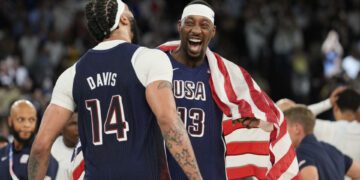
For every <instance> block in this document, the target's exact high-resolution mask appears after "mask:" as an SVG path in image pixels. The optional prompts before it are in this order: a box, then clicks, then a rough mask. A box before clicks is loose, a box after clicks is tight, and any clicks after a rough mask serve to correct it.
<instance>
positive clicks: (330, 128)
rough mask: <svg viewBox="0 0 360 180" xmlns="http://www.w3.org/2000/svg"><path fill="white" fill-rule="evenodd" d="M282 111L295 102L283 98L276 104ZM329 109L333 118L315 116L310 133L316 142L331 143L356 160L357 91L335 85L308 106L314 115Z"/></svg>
mask: <svg viewBox="0 0 360 180" xmlns="http://www.w3.org/2000/svg"><path fill="white" fill-rule="evenodd" d="M277 104H278V105H279V107H280V108H281V109H282V110H287V109H290V108H291V107H294V106H296V103H295V102H293V101H291V100H288V99H283V100H280V101H278V103H277ZM331 107H332V108H333V114H334V117H335V121H330V120H322V119H316V125H315V128H314V135H315V136H316V138H318V139H319V140H320V141H324V142H326V143H329V144H331V145H333V146H335V147H336V148H337V149H339V150H340V151H341V152H343V153H344V154H346V155H348V156H350V157H351V158H352V159H354V160H356V161H358V162H360V154H359V152H360V132H359V129H360V120H359V119H358V115H357V110H359V108H360V94H359V93H358V92H356V91H355V90H353V89H351V88H346V87H338V88H336V89H335V90H334V91H333V92H332V93H331V95H330V97H329V99H327V100H324V101H322V102H320V103H317V104H314V105H310V106H308V108H309V110H310V111H312V113H313V114H314V115H315V116H316V115H317V114H319V113H321V112H324V111H327V110H329V109H331Z"/></svg>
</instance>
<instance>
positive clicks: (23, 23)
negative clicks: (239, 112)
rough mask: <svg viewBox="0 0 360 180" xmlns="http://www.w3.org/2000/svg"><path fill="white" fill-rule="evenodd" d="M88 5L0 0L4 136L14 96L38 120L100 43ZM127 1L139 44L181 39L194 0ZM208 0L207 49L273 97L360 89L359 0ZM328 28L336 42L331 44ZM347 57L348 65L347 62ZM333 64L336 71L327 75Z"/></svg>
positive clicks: (308, 97)
mask: <svg viewBox="0 0 360 180" xmlns="http://www.w3.org/2000/svg"><path fill="white" fill-rule="evenodd" d="M86 2H87V0H12V1H8V0H0V135H7V133H8V132H7V126H6V121H5V120H6V117H7V115H8V112H9V105H10V104H11V103H12V102H13V101H14V100H16V99H19V98H26V99H29V100H31V101H32V102H33V103H34V104H35V106H36V108H37V110H38V116H39V117H41V115H42V112H43V111H44V108H45V107H46V105H47V104H48V102H49V100H50V97H51V92H52V88H53V86H54V82H55V81H56V79H57V77H58V76H59V74H60V73H61V72H62V71H63V70H64V69H66V68H67V67H69V66H71V65H72V64H74V62H76V61H77V59H78V58H79V57H80V56H81V55H82V54H83V53H84V52H85V51H86V50H87V49H89V48H92V47H93V46H94V45H95V44H96V42H95V41H94V39H93V38H92V37H91V36H90V34H89V33H88V31H87V28H86V21H85V17H84V6H85V4H86ZM125 2H127V3H128V4H129V6H130V8H131V9H132V11H133V12H134V15H135V16H136V19H137V24H138V26H139V30H140V35H141V36H140V37H141V38H140V44H141V45H145V46H148V47H157V46H158V45H160V44H162V43H164V42H166V41H168V40H175V39H177V38H178V37H177V27H176V23H177V21H178V19H179V18H180V15H181V10H182V9H183V7H184V6H185V5H186V4H187V3H188V2H189V0H184V1H178V0H177V1H171V0H128V1H125ZM208 2H209V3H210V4H212V6H213V7H214V9H215V13H216V17H215V25H216V27H217V28H216V30H217V35H216V37H215V39H214V40H213V41H212V42H211V46H210V48H211V49H213V50H215V51H217V52H219V53H220V54H221V55H223V56H224V57H226V58H228V59H229V60H231V61H233V62H235V63H236V64H239V65H241V66H243V67H244V68H245V69H247V70H248V71H249V72H250V74H252V76H253V77H254V78H255V80H256V81H257V82H258V83H259V85H260V86H261V87H262V88H263V89H264V90H265V91H266V92H268V93H269V95H270V97H271V98H272V99H273V100H274V101H276V100H278V99H280V98H284V97H286V98H290V99H294V100H295V101H297V102H299V103H306V104H310V103H313V102H318V101H320V100H322V99H324V98H325V97H328V96H329V93H330V92H331V91H332V89H333V88H334V87H335V86H337V85H340V84H351V85H353V86H355V89H357V90H359V89H360V88H359V85H358V84H359V81H360V76H359V71H360V70H359V67H360V23H359V22H360V0H317V1H312V0H293V1H289V0H208ZM329 32H334V34H335V37H336V38H337V39H336V40H337V41H335V40H334V42H335V43H333V44H332V45H330V48H328V49H326V48H325V47H326V46H327V45H326V44H327V43H326V42H327V41H330V40H328V38H331V37H332V35H331V33H329ZM330 44H331V43H330ZM334 44H335V45H334ZM346 58H348V59H349V58H350V59H351V60H352V61H350V62H351V64H350V66H349V65H348V66H345V65H344V66H343V61H344V59H346ZM328 66H337V67H338V71H335V72H333V73H328V72H327V69H328ZM343 67H345V68H343ZM347 67H350V69H349V68H347Z"/></svg>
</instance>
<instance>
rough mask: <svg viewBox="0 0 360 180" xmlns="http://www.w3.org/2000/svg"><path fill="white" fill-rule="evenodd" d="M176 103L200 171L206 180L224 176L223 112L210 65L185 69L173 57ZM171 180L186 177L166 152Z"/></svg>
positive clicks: (219, 179) (223, 177) (216, 179)
mask: <svg viewBox="0 0 360 180" xmlns="http://www.w3.org/2000/svg"><path fill="white" fill-rule="evenodd" d="M168 56H169V57H170V59H171V63H172V65H173V70H174V74H173V91H174V96H175V100H176V106H177V110H178V113H179V114H180V116H181V119H182V120H183V121H184V123H185V126H186V130H187V132H188V134H189V137H190V140H191V144H192V146H193V149H194V152H195V155H196V159H197V162H198V165H199V168H200V172H201V174H202V176H203V178H204V179H206V180H211V179H214V180H221V179H226V175H225V160H224V153H225V152H224V144H223V139H222V126H221V121H222V112H221V110H220V109H219V108H218V106H217V105H216V103H215V102H214V100H213V98H212V95H211V90H210V85H209V77H210V73H209V64H208V63H207V61H205V62H204V63H203V64H202V65H200V66H198V67H196V68H188V67H186V66H185V65H183V64H181V63H179V62H177V61H176V60H175V59H173V58H172V56H171V55H170V54H168ZM167 158H168V165H169V170H170V175H171V178H172V180H177V179H187V178H186V176H185V174H184V173H183V172H182V170H181V168H180V166H179V165H178V164H177V163H176V161H175V160H174V158H173V157H172V156H171V155H170V153H169V152H167Z"/></svg>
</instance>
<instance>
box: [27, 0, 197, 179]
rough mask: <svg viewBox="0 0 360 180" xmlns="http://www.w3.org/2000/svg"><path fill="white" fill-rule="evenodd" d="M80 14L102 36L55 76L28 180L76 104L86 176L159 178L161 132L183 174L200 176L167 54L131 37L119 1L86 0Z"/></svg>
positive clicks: (37, 174) (129, 17) (41, 167)
mask: <svg viewBox="0 0 360 180" xmlns="http://www.w3.org/2000/svg"><path fill="white" fill-rule="evenodd" d="M85 13H86V18H87V20H88V28H89V30H90V32H91V34H92V35H93V36H94V37H95V38H96V39H97V40H98V41H100V42H101V43H99V44H98V45H97V46H96V47H94V48H93V49H90V50H88V51H87V52H86V53H85V54H84V55H83V56H82V57H81V58H80V60H79V61H78V62H77V63H76V64H75V65H73V66H72V67H70V68H69V69H67V70H66V71H65V72H64V73H63V74H62V75H61V76H60V77H59V79H58V80H57V83H56V85H55V87H54V92H53V96H52V99H51V103H50V105H49V106H48V108H47V110H46V111H45V114H44V117H43V122H42V124H41V126H40V130H39V134H38V136H37V137H36V139H35V142H34V143H35V144H36V146H33V147H34V148H33V149H32V152H31V155H30V163H29V167H28V168H29V177H30V179H32V180H34V179H43V177H44V172H45V171H46V167H47V162H48V161H47V159H48V155H49V153H50V148H51V145H52V143H53V142H54V140H55V138H56V136H57V135H58V133H59V132H60V131H61V130H62V129H63V127H64V126H65V124H66V122H67V120H68V119H70V116H71V114H72V113H73V111H74V109H75V108H76V109H77V110H78V124H79V135H80V141H81V144H82V151H83V155H84V160H85V179H160V176H161V173H162V172H161V171H162V170H166V168H164V167H161V164H162V163H161V162H162V158H163V155H164V153H163V141H162V137H163V138H164V140H165V144H166V145H167V148H168V149H169V151H170V152H171V154H172V155H173V156H174V157H175V158H176V161H177V163H178V164H179V165H180V166H181V168H182V170H183V171H184V172H185V174H186V176H187V178H188V179H201V175H200V171H199V168H198V166H197V162H196V159H195V155H194V152H193V150H192V147H191V144H190V141H189V137H188V135H187V133H186V131H185V129H184V125H183V123H182V122H181V119H179V118H178V115H177V112H176V106H175V101H174V97H173V94H172V90H171V83H170V82H171V80H172V67H171V63H170V61H169V59H168V57H167V56H166V54H164V53H163V52H161V51H159V50H150V49H147V48H144V47H139V46H137V45H134V44H131V42H133V41H134V39H135V37H136V36H135V35H136V34H135V33H134V32H135V31H134V29H135V28H134V27H135V26H134V24H135V22H134V17H133V14H132V13H131V12H130V11H129V9H128V7H127V5H126V4H124V3H123V2H122V1H121V0H93V1H90V2H89V3H88V4H87V6H86V11H85ZM161 134H162V137H161Z"/></svg>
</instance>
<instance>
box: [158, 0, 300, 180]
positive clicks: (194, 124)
mask: <svg viewBox="0 0 360 180" xmlns="http://www.w3.org/2000/svg"><path fill="white" fill-rule="evenodd" d="M177 27H178V32H179V35H180V44H179V45H178V47H177V48H176V49H173V50H170V51H167V50H166V49H165V48H163V47H162V46H161V47H160V48H162V49H163V50H166V51H167V55H168V56H169V57H170V59H171V63H172V66H173V69H174V72H173V73H174V76H173V91H174V96H175V100H176V105H177V110H178V113H179V114H180V116H181V118H182V119H183V120H184V123H185V126H186V129H187V132H188V134H189V136H190V140H191V143H192V145H193V147H194V151H195V154H196V157H197V161H198V163H199V167H200V172H201V174H202V175H203V177H204V179H214V180H219V179H231V178H232V177H233V176H234V174H236V175H235V176H236V179H241V178H246V177H249V176H256V177H257V178H260V179H262V178H265V176H266V172H267V169H266V167H265V168H264V166H263V165H264V164H266V165H267V167H270V166H269V165H268V164H270V163H271V162H270V158H269V156H270V155H269V151H270V150H269V145H267V146H266V147H265V150H264V151H266V152H267V154H260V155H259V154H256V153H254V152H252V151H251V152H247V155H248V156H247V155H244V156H242V155H238V154H236V155H238V156H237V157H236V160H235V161H236V162H237V163H241V164H243V166H244V167H245V170H243V169H241V167H240V168H238V167H234V168H232V167H230V170H229V169H226V167H225V159H226V158H227V157H225V148H224V146H225V144H224V142H223V129H222V118H223V112H222V111H221V110H220V108H219V106H218V105H217V104H216V103H215V101H214V97H213V96H212V92H211V89H210V84H209V79H210V72H209V69H210V67H209V63H208V62H209V61H208V59H207V56H206V54H205V52H206V50H207V48H208V45H209V42H210V41H211V39H212V38H213V37H214V36H215V31H216V30H215V29H216V27H215V25H214V11H213V10H212V9H211V7H210V5H209V4H208V3H206V2H205V1H203V0H195V1H192V2H191V3H189V4H188V5H187V6H186V7H185V8H184V10H183V14H182V16H181V19H180V20H179V22H178V26H177ZM214 83H218V82H214ZM242 83H246V82H245V81H244V82H242ZM258 124H259V121H246V122H243V125H244V126H247V127H258ZM240 131H241V132H244V131H248V132H251V134H252V135H251V137H248V136H247V135H248V134H249V133H245V134H242V135H240V136H242V138H241V139H246V140H247V141H248V142H251V143H253V142H252V141H254V139H252V138H253V137H256V136H257V135H259V137H264V140H263V141H264V142H266V141H269V139H270V135H269V134H270V133H267V132H263V131H262V130H259V129H255V131H254V130H247V129H242V130H240ZM260 131H261V132H260ZM259 133H260V134H259ZM259 139H260V138H257V140H258V141H259ZM289 141H290V139H289ZM251 143H250V144H251ZM243 144H244V145H243V147H239V148H241V149H244V146H246V145H245V144H249V143H243ZM264 144H265V143H264ZM245 149H251V148H248V147H246V148H245ZM264 151H263V152H264ZM257 155H259V158H258V157H257ZM234 156H235V155H234ZM245 156H247V157H246V158H244V157H245ZM239 157H240V158H239ZM248 157H253V158H252V159H251V158H248ZM229 159H230V158H229ZM234 159H235V158H234ZM257 159H262V160H261V161H256V160H257ZM239 161H241V162H239ZM254 162H256V163H255V164H254ZM233 164H234V163H232V164H231V163H229V164H227V165H232V166H234V165H233ZM168 166H169V170H170V175H171V178H172V179H173V180H178V179H179V180H182V179H186V175H185V174H184V173H183V172H181V168H180V167H179V166H178V165H177V164H176V161H175V159H174V158H173V157H171V156H170V155H169V156H168ZM283 166H284V167H286V168H285V170H279V174H280V175H282V173H284V171H286V169H287V168H288V166H289V165H283ZM249 167H250V168H249ZM231 168H232V170H231ZM234 169H236V172H235V171H234ZM240 169H241V170H240ZM264 169H266V170H264ZM289 169H290V168H289ZM230 171H232V172H233V173H232V175H230V174H229V173H228V172H230ZM284 174H285V173H284ZM280 175H279V176H280ZM295 175H296V173H295V174H294V175H292V176H295Z"/></svg>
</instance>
